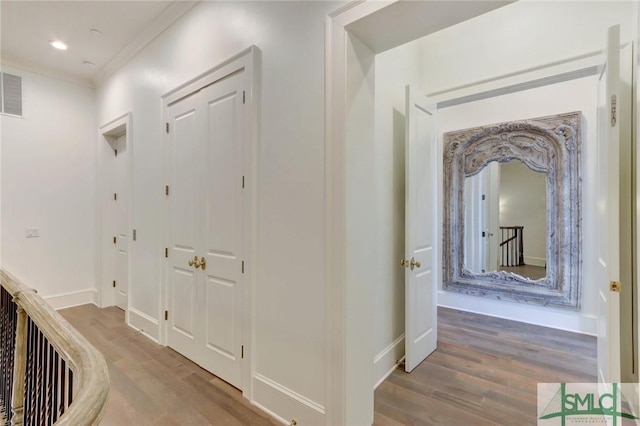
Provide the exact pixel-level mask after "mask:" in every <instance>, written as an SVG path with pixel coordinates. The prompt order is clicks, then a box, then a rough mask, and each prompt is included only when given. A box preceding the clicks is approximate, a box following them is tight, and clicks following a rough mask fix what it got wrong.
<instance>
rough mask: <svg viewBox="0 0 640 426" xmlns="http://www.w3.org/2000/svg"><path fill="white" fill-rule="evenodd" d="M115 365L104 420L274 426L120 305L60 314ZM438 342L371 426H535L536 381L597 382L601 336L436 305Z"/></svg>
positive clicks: (388, 396)
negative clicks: (154, 337) (136, 326)
mask: <svg viewBox="0 0 640 426" xmlns="http://www.w3.org/2000/svg"><path fill="white" fill-rule="evenodd" d="M60 312H61V313H62V315H63V316H64V317H65V318H67V320H68V321H69V322H70V323H71V324H72V325H73V326H74V327H76V328H77V329H78V331H80V332H81V333H82V334H83V335H85V336H86V337H87V339H89V341H90V342H91V343H92V344H93V345H95V346H96V348H98V350H100V351H101V352H102V353H103V354H104V356H105V358H106V360H107V363H108V364H109V373H110V375H111V392H110V394H109V402H108V405H107V412H106V415H105V418H104V421H103V422H102V424H103V425H118V426H123V425H151V424H154V425H207V424H214V425H274V424H277V423H276V422H275V421H273V420H272V419H270V418H269V417H268V416H267V415H265V414H263V413H262V412H260V411H259V410H258V409H256V408H255V407H252V406H251V405H250V404H249V403H248V402H247V401H246V400H245V399H243V398H242V396H241V394H240V392H239V391H238V390H237V389H235V388H233V387H231V386H229V385H228V384H226V383H225V382H223V381H222V380H220V379H218V378H217V377H215V376H213V375H211V374H209V373H208V372H206V371H204V370H203V369H201V368H200V367H198V366H197V365H195V364H193V363H192V362H190V361H189V360H187V359H186V358H184V357H182V356H181V355H179V354H178V353H176V352H174V351H173V350H171V349H168V348H166V347H163V346H160V345H157V344H155V343H153V342H152V341H150V340H149V339H147V338H146V337H144V336H142V335H141V334H140V333H136V332H135V331H134V330H133V329H131V328H130V327H128V326H126V325H125V324H124V313H123V312H122V311H121V310H119V309H117V308H106V309H99V308H97V307H95V306H93V305H84V306H79V307H75V308H70V309H65V310H63V311H60ZM438 319H439V323H438V333H439V334H438V349H437V350H436V352H434V353H433V354H432V355H431V356H430V357H429V358H428V359H427V360H425V361H424V362H423V363H422V364H420V365H419V366H418V367H417V368H416V369H415V370H414V371H413V372H412V373H411V374H407V373H404V372H403V371H401V370H400V369H398V370H396V371H394V372H393V373H392V374H391V376H389V378H388V379H387V380H386V381H385V382H384V383H383V384H381V385H380V386H379V387H378V389H377V390H376V392H375V425H378V426H382V425H389V426H395V425H447V426H448V425H455V426H458V425H479V426H484V425H535V424H536V384H537V383H538V382H563V381H564V382H585V381H586V382H591V381H593V380H595V371H596V346H595V338H593V337H589V336H584V335H577V334H574V333H568V332H562V331H558V330H552V329H548V328H544V327H536V326H531V325H527V324H522V323H517V322H513V321H507V320H502V319H497V318H490V317H486V316H482V315H476V314H470V313H464V312H459V311H455V310H451V309H443V308H440V309H439V311H438Z"/></svg>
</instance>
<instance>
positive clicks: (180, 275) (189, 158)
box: [167, 94, 204, 362]
mask: <svg viewBox="0 0 640 426" xmlns="http://www.w3.org/2000/svg"><path fill="white" fill-rule="evenodd" d="M198 100H199V97H198V96H197V94H196V95H192V96H190V97H188V98H185V99H183V100H180V101H178V102H176V103H174V104H172V105H170V106H169V108H168V114H169V118H168V119H169V126H170V129H171V132H170V134H169V144H170V148H169V149H170V152H171V154H170V155H171V167H170V171H169V173H170V179H169V180H170V186H169V188H170V190H171V193H170V197H169V223H170V227H169V228H170V229H169V233H170V235H169V241H170V242H169V248H168V251H169V252H168V253H167V254H168V257H169V264H170V266H169V271H168V308H169V309H168V311H169V318H168V321H169V324H168V333H167V339H168V344H169V346H171V347H172V348H174V349H176V350H177V351H178V352H180V353H182V354H183V355H185V356H186V357H188V358H191V359H193V360H194V361H196V362H197V360H196V359H195V356H196V354H197V353H198V351H197V348H196V345H197V344H198V343H197V342H196V335H197V334H198V328H199V327H202V324H203V323H204V319H203V318H202V313H201V312H200V310H199V309H198V306H199V305H198V303H199V300H200V299H201V298H202V294H199V289H198V287H199V286H198V280H199V279H200V280H201V278H200V274H199V272H200V270H199V269H196V268H195V267H194V266H192V265H190V264H189V262H190V261H192V260H193V259H194V257H196V256H199V255H200V253H199V251H198V249H199V248H200V247H199V246H201V245H202V243H201V234H202V207H201V205H202V203H201V199H202V195H201V188H200V182H201V175H202V172H201V165H202V161H201V159H202V155H203V152H202V146H203V143H202V136H201V135H202V130H201V128H202V122H203V120H202V118H201V117H200V112H199V111H198V110H197V106H198Z"/></svg>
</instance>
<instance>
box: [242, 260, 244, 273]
mask: <svg viewBox="0 0 640 426" xmlns="http://www.w3.org/2000/svg"><path fill="white" fill-rule="evenodd" d="M242 273H243V274H244V260H243V261H242Z"/></svg>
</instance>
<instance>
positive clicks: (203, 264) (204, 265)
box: [196, 256, 207, 271]
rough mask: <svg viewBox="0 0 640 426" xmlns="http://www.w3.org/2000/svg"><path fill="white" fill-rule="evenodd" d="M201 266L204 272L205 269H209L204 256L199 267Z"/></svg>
mask: <svg viewBox="0 0 640 426" xmlns="http://www.w3.org/2000/svg"><path fill="white" fill-rule="evenodd" d="M199 266H200V267H201V268H202V270H203V271H204V270H205V269H207V259H205V258H204V256H202V257H201V258H200V265H199ZM197 267H198V266H196V268H197Z"/></svg>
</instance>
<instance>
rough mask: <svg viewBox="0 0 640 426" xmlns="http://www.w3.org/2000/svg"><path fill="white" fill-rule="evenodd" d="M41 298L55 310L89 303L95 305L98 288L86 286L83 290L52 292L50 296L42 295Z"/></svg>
mask: <svg viewBox="0 0 640 426" xmlns="http://www.w3.org/2000/svg"><path fill="white" fill-rule="evenodd" d="M43 299H44V300H45V301H46V302H47V303H48V304H49V305H50V306H51V307H52V308H53V309H55V310H56V311H57V310H59V309H65V308H71V307H73V306H80V305H86V304H89V303H93V304H94V305H95V304H96V301H97V300H98V290H96V289H95V288H87V289H84V290H77V291H70V292H68V293H60V294H52V295H50V296H44V297H43Z"/></svg>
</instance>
